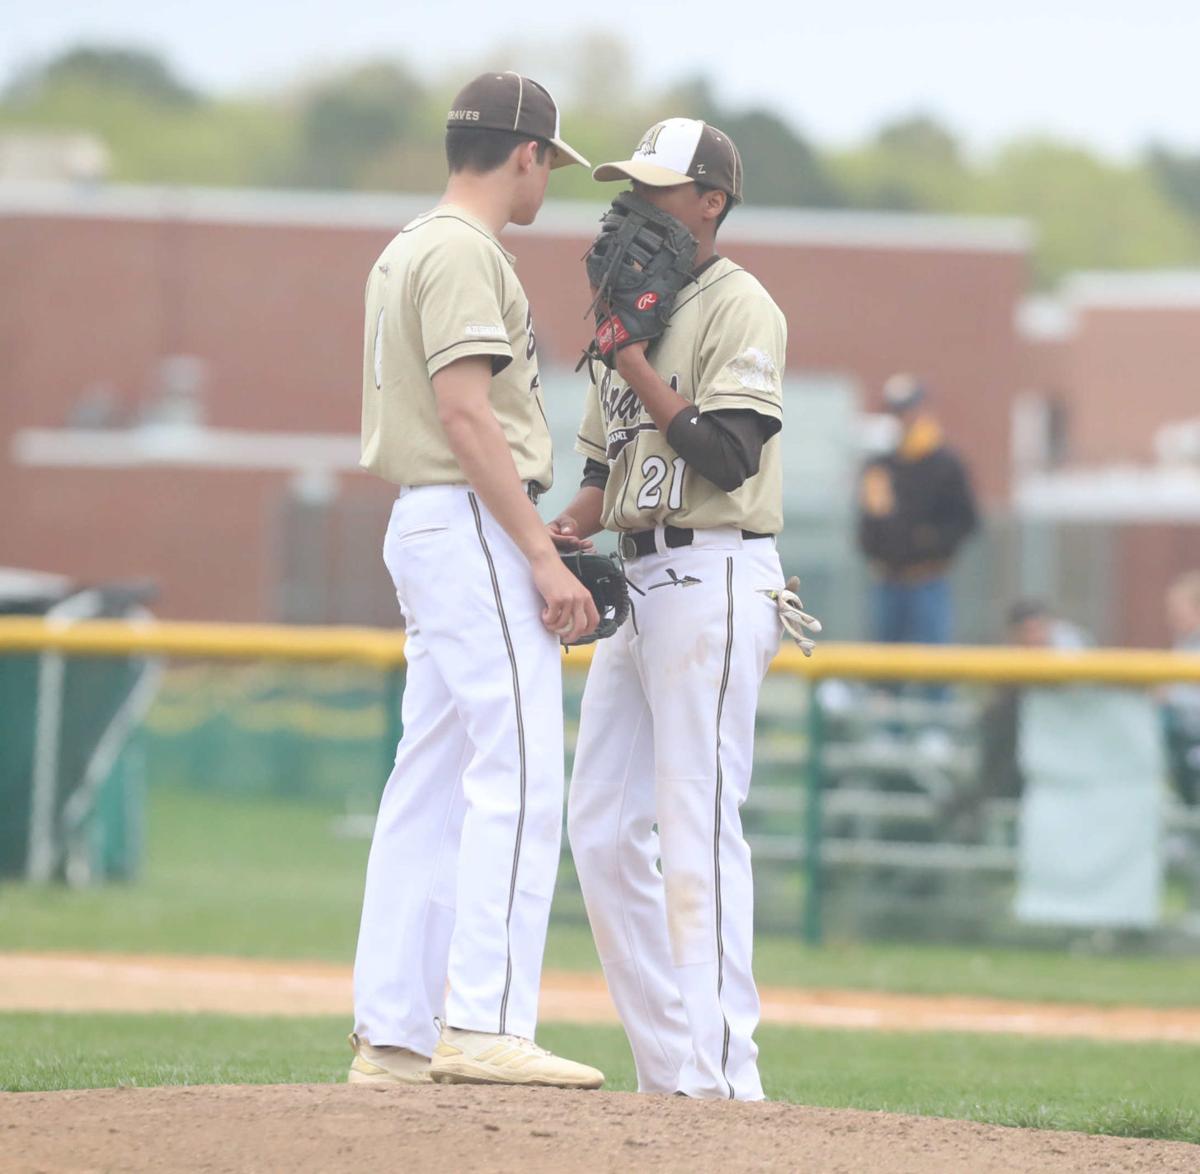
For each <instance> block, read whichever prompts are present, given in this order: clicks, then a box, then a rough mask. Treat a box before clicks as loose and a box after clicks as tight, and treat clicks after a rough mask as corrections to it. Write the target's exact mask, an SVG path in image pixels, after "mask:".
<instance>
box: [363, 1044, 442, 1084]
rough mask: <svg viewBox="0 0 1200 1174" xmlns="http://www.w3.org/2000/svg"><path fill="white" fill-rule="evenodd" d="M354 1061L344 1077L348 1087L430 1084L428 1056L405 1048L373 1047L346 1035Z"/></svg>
mask: <svg viewBox="0 0 1200 1174" xmlns="http://www.w3.org/2000/svg"><path fill="white" fill-rule="evenodd" d="M349 1039H350V1048H351V1050H352V1051H353V1052H354V1059H353V1060H352V1061H351V1062H350V1073H349V1075H348V1076H347V1077H346V1079H347V1081H348V1082H349V1083H350V1084H431V1083H432V1081H431V1080H430V1078H429V1057H428V1056H422V1055H421V1054H420V1053H419V1052H412V1051H409V1049H408V1048H388V1047H379V1048H377V1047H376V1046H375V1045H374V1044H373V1043H370V1042H369V1041H368V1040H365V1039H363V1038H362V1037H361V1036H360V1035H358V1034H357V1033H356V1032H351V1033H350V1037H349Z"/></svg>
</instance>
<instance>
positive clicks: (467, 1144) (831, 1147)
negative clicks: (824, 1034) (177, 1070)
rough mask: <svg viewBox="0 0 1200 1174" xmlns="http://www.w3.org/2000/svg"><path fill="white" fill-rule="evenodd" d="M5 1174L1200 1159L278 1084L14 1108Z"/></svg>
mask: <svg viewBox="0 0 1200 1174" xmlns="http://www.w3.org/2000/svg"><path fill="white" fill-rule="evenodd" d="M0 1148H2V1152H3V1154H4V1160H3V1167H4V1169H5V1171H9V1172H12V1174H16V1172H18V1171H19V1172H22V1174H31V1172H33V1171H54V1172H55V1174H83V1172H84V1171H87V1172H89V1174H91V1172H99V1171H118V1170H119V1171H127V1170H154V1171H197V1172H208V1174H216V1172H217V1171H220V1172H222V1174H226V1172H233V1171H263V1172H266V1171H276V1170H288V1171H295V1170H299V1171H321V1172H322V1174H330V1172H336V1171H342V1170H346V1171H354V1172H356V1174H361V1171H363V1170H380V1171H381V1170H403V1171H405V1172H406V1174H409V1172H412V1174H420V1172H423V1171H431V1172H436V1174H451V1172H453V1171H458V1170H471V1171H494V1172H496V1174H501V1172H503V1174H511V1172H512V1171H520V1172H521V1174H541V1172H546V1174H576V1172H578V1174H584V1172H586V1174H594V1172H596V1171H622V1172H624V1171H629V1170H653V1171H655V1172H656V1174H659V1172H661V1174H671V1172H674V1171H679V1172H681V1174H701V1172H705V1171H722V1172H724V1171H743V1170H755V1171H759V1170H767V1171H797V1170H804V1171H822V1172H825V1171H830V1172H832V1171H844V1172H845V1174H859V1172H860V1171H864V1170H886V1171H888V1172H889V1174H930V1172H931V1171H936V1172H939V1174H940V1172H942V1171H945V1172H946V1174H951V1172H953V1174H962V1172H963V1171H971V1172H972V1174H1000V1172H1001V1171H1003V1172H1004V1174H1012V1172H1014V1171H1031V1172H1032V1171H1038V1172H1039V1174H1041V1172H1042V1171H1081V1172H1082V1171H1089V1172H1090V1171H1097V1170H1103V1171H1129V1170H1132V1171H1145V1172H1147V1174H1150V1172H1151V1171H1153V1172H1154V1174H1173V1172H1175V1171H1178V1172H1180V1174H1184V1172H1186V1174H1194V1172H1195V1171H1196V1170H1197V1169H1198V1168H1200V1146H1191V1145H1183V1144H1180V1143H1177V1142H1158V1141H1140V1140H1133V1139H1127V1138H1116V1137H1089V1136H1086V1135H1084V1134H1080V1133H1052V1132H1047V1131H1040V1130H1022V1129H1002V1128H1000V1127H998V1126H993V1125H975V1124H971V1123H968V1122H964V1121H945V1120H939V1119H937V1118H932V1117H901V1116H896V1115H894V1114H888V1113H863V1112H855V1111H851V1110H835V1109H807V1108H802V1107H800V1106H798V1105H782V1104H763V1105H744V1104H733V1103H730V1102H728V1101H689V1100H686V1099H684V1098H681V1097H650V1096H635V1095H633V1094H631V1093H611V1094H606V1093H569V1092H562V1091H559V1090H551V1089H538V1090H534V1089H497V1088H477V1087H476V1088H471V1087H443V1086H433V1087H430V1088H409V1089H406V1088H384V1089H376V1088H373V1087H364V1086H361V1085H357V1086H351V1085H335V1084H326V1085H296V1086H288V1085H276V1086H266V1087H261V1086H260V1087H247V1086H228V1087H194V1088H150V1089H97V1090H90V1091H82V1092H63V1093H8V1094H0Z"/></svg>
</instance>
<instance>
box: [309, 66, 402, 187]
mask: <svg viewBox="0 0 1200 1174" xmlns="http://www.w3.org/2000/svg"><path fill="white" fill-rule="evenodd" d="M423 98H424V91H423V89H422V87H421V84H420V83H419V82H418V81H417V80H416V79H415V78H414V77H413V75H412V74H411V73H409V72H408V70H407V69H405V68H404V67H403V66H401V65H398V64H396V63H394V62H375V63H373V64H370V65H363V66H360V67H358V68H357V69H354V70H353V71H351V72H350V73H348V74H343V75H340V76H337V77H333V78H330V79H328V80H326V81H324V82H322V83H321V84H320V85H318V86H317V87H316V88H315V89H313V90H312V91H310V93H309V94H308V95H307V96H306V98H305V100H304V103H303V107H302V112H301V133H300V152H301V157H300V158H299V159H298V160H297V162H296V167H295V176H294V178H295V180H296V181H298V182H301V183H304V184H308V185H312V186H318V187H335V188H339V187H354V186H355V185H356V182H357V181H358V180H359V179H360V178H361V177H362V176H363V174H364V173H365V172H366V171H368V170H369V169H370V168H371V166H372V164H373V163H374V162H376V161H377V160H378V159H379V158H380V157H381V156H383V155H385V154H389V153H391V152H392V151H393V150H394V149H395V148H396V147H397V146H398V145H399V144H400V143H402V142H403V141H404V140H405V139H406V138H407V137H409V134H410V132H411V131H412V129H413V127H414V124H415V123H416V120H417V116H418V112H419V109H420V105H421V102H422V101H423Z"/></svg>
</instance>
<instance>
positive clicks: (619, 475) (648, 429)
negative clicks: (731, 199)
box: [575, 257, 787, 534]
mask: <svg viewBox="0 0 1200 1174" xmlns="http://www.w3.org/2000/svg"><path fill="white" fill-rule="evenodd" d="M786 351H787V322H786V321H785V319H784V317H783V314H782V313H781V312H780V310H779V307H778V306H776V305H775V303H774V302H773V301H772V300H771V295H770V294H768V293H767V291H766V290H765V289H764V288H763V287H762V285H761V284H760V283H759V282H758V280H757V279H756V278H755V277H753V276H752V275H751V274H749V273H747V272H746V270H745V269H743V268H741V266H739V265H736V264H734V263H733V262H732V261H730V260H728V259H727V258H725V257H720V258H718V259H717V260H716V261H715V262H714V263H712V264H710V265H708V266H707V267H706V268H705V269H704V270H703V271H702V272H701V273H700V275H699V276H698V278H697V282H696V284H695V285H689V286H687V287H685V288H684V290H683V291H682V292H681V293H680V294H679V298H678V301H677V303H676V306H675V310H674V312H673V313H672V315H671V320H670V324H669V325H668V326H667V329H666V332H665V333H664V334H663V335H662V337H661V338H659V339H658V340H657V341H655V342H654V343H652V344H651V345H650V349H649V352H648V358H649V360H650V363H651V365H652V366H653V367H654V370H655V371H656V372H658V374H659V376H660V377H661V378H662V379H663V381H664V382H666V383H669V384H670V385H671V386H672V387H673V388H674V389H675V390H676V391H677V392H678V393H679V394H680V395H681V396H682V397H683V398H684V399H686V400H689V401H691V402H692V403H694V404H695V405H696V407H697V408H698V409H699V410H700V411H701V412H709V411H715V410H717V409H721V408H740V409H748V410H750V411H754V412H758V413H759V414H760V415H763V416H769V417H771V418H772V419H775V420H779V421H780V422H782V420H783V383H782V380H783V364H784V357H785V354H786ZM592 368H593V372H592V374H593V379H592V383H591V386H590V387H589V388H588V394H587V405H586V408H585V410H584V414H583V423H582V424H581V425H580V428H579V435H578V437H577V438H576V445H575V447H576V450H577V451H578V452H580V453H582V454H583V455H584V456H585V457H590V458H591V459H592V460H596V461H607V463H608V468H609V473H608V483H607V485H606V487H605V490H604V515H603V520H604V527H605V529H607V530H618V531H621V530H645V529H650V528H651V527H654V526H666V525H671V526H686V527H690V528H692V529H696V530H706V529H712V528H714V527H717V526H736V527H738V528H739V529H742V530H750V531H753V532H755V533H758V534H777V533H778V532H779V531H780V529H782V527H783V472H782V468H781V464H780V456H779V438H778V436H777V435H776V436H772V437H771V439H769V440H768V441H767V442H766V443H765V444H764V445H763V450H762V460H761V463H760V466H759V470H758V472H757V473H756V474H755V475H754V476H753V477H750V478H748V479H747V480H746V481H745V482H744V483H743V484H742V485H741V486H739V487H738V488H737V489H735V490H734V491H733V492H732V493H727V492H725V491H724V490H722V489H719V488H717V486H716V485H714V484H713V483H712V482H711V481H709V480H707V479H706V478H704V477H703V476H701V475H700V474H699V473H697V472H695V471H694V470H692V469H689V468H688V466H687V463H686V462H685V461H684V459H683V458H682V457H681V456H680V455H679V454H678V453H677V452H675V450H674V449H672V448H671V446H670V445H669V444H668V443H667V438H666V437H665V436H664V435H663V434H662V433H661V432H659V430H658V428H657V427H656V426H655V424H654V421H653V420H652V419H651V418H650V414H649V413H648V412H647V411H646V410H645V408H643V406H642V402H641V400H639V399H638V397H637V394H636V393H635V392H634V391H633V389H632V388H630V387H627V386H625V385H624V383H623V382H622V380H621V377H620V376H619V375H618V374H617V373H616V371H610V370H609V369H608V368H607V367H605V366H603V364H600V363H593V364H592Z"/></svg>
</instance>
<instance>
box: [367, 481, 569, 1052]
mask: <svg viewBox="0 0 1200 1174" xmlns="http://www.w3.org/2000/svg"><path fill="white" fill-rule="evenodd" d="M383 554H384V561H385V562H386V564H387V567H388V570H389V571H390V572H391V575H392V580H393V582H394V583H395V586H396V596H397V598H398V599H399V601H400V607H401V609H402V610H403V613H404V618H405V623H406V625H407V637H408V642H407V646H406V658H407V661H408V670H407V677H406V681H405V687H404V702H403V707H402V717H403V722H404V733H403V737H402V738H401V741H400V745H399V747H398V748H397V751H396V764H395V768H394V769H393V771H392V773H391V777H390V778H389V779H388V782H387V787H386V789H385V791H384V793H383V798H382V801H381V803H380V807H379V816H378V820H377V822H376V826H375V835H374V838H373V840H372V843H371V854H370V859H369V862H368V865H367V881H366V893H365V896H364V898H363V910H362V922H361V926H360V929H359V939H358V952H357V955H356V957H355V963H354V1003H355V1021H356V1030H357V1031H358V1032H359V1034H360V1035H363V1036H365V1037H366V1038H367V1039H369V1040H370V1041H371V1043H373V1044H377V1045H393V1046H399V1047H405V1048H411V1049H412V1050H413V1051H415V1052H419V1053H421V1054H422V1055H426V1056H427V1055H429V1054H430V1053H431V1052H432V1051H433V1048H434V1046H435V1045H436V1043H437V1038H438V1031H437V1028H436V1027H435V1025H434V1019H435V1017H437V1018H441V1019H444V1020H445V1021H446V1023H448V1024H450V1025H451V1026H453V1027H460V1028H466V1029H470V1030H473V1031H489V1032H507V1033H510V1034H513V1035H521V1036H526V1037H530V1038H532V1037H533V1034H534V1029H535V1025H536V1021H537V999H538V988H539V985H540V979H541V967H542V953H543V949H544V946H545V938H546V922H547V919H548V917H549V913H550V899H551V896H552V895H553V891H554V881H555V876H556V873H557V869H558V858H559V850H560V841H561V834H562V802H563V739H562V729H563V711H562V665H561V656H560V651H559V644H558V641H557V639H556V638H555V637H554V636H552V635H550V633H548V632H547V631H546V629H545V628H544V627H543V626H542V622H541V611H542V607H543V604H542V600H541V597H540V596H539V595H538V593H537V590H536V589H535V587H534V585H533V579H532V576H531V574H530V571H529V564H528V563H527V562H526V560H525V558H524V557H523V556H522V554H521V553H520V551H519V550H518V549H517V547H516V546H515V545H514V544H513V542H512V541H511V539H509V537H508V536H507V534H505V532H504V531H503V530H502V529H501V527H500V525H499V524H498V523H497V522H496V521H495V519H494V518H493V517H492V516H491V515H490V514H489V513H488V511H487V509H486V507H485V506H484V505H483V503H482V502H480V501H479V500H478V498H477V497H476V495H475V494H474V493H472V492H470V491H469V490H468V489H467V487H465V486H452V485H433V486H421V487H417V488H413V489H406V490H403V491H401V494H400V496H399V498H398V499H397V501H396V503H395V505H394V507H393V508H392V515H391V520H390V522H389V523H388V529H387V537H386V539H385V541H384V548H383ZM447 981H449V987H450V991H449V995H447V993H446V985H447Z"/></svg>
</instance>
